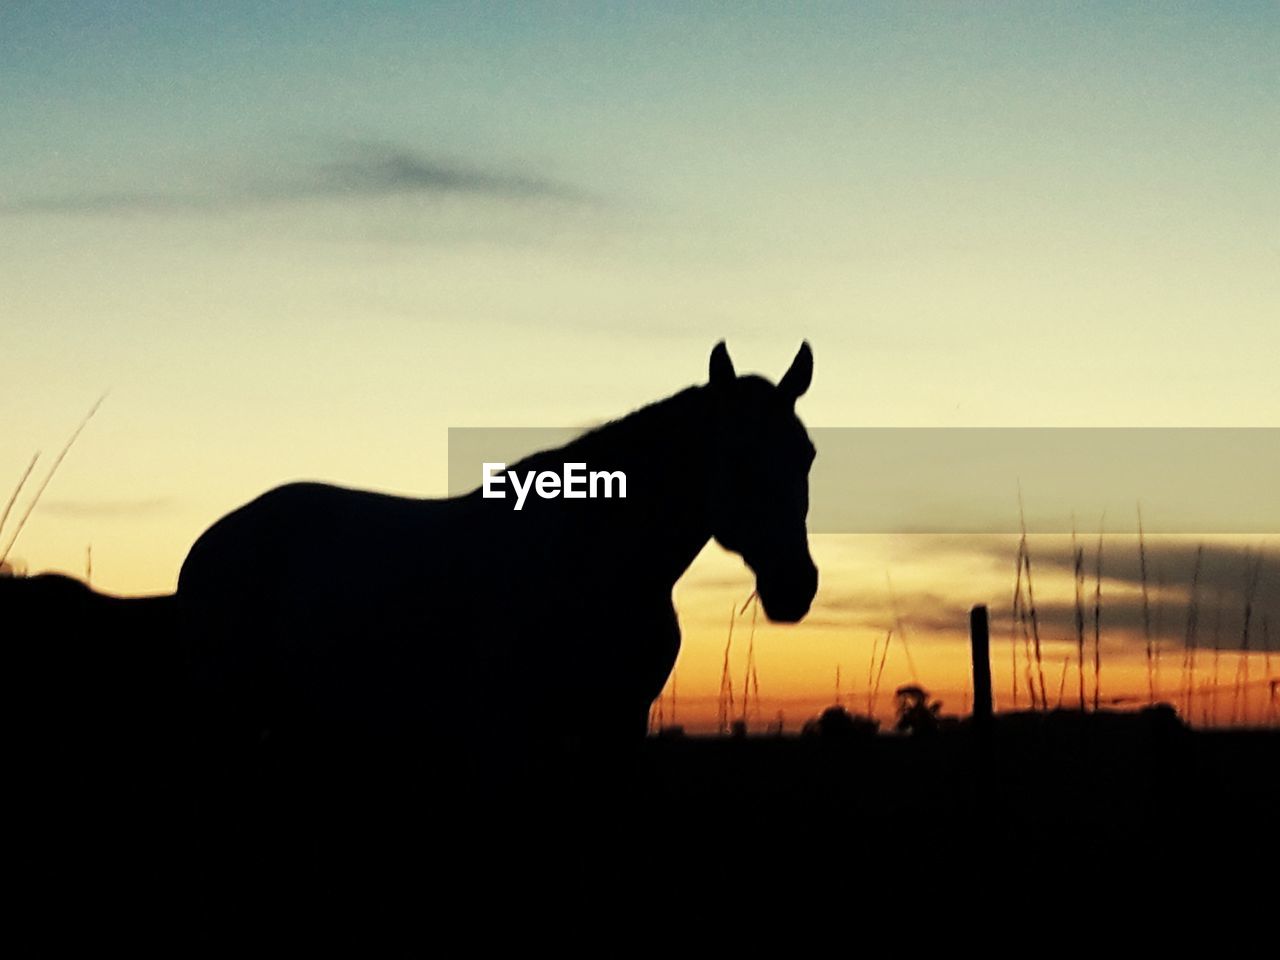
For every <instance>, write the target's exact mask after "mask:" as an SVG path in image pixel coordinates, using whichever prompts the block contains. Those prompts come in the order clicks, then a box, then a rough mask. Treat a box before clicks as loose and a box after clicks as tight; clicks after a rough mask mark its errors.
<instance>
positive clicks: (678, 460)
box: [517, 387, 711, 588]
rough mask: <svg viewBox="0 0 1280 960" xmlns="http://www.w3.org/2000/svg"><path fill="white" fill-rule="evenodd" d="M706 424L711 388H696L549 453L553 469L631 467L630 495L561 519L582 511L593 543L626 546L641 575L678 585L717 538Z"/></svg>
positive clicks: (594, 546) (604, 548)
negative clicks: (567, 466)
mask: <svg viewBox="0 0 1280 960" xmlns="http://www.w3.org/2000/svg"><path fill="white" fill-rule="evenodd" d="M705 423H706V395H705V392H704V390H703V389H702V388H699V387H690V388H689V389H688V390H685V391H682V392H681V393H678V394H676V395H675V396H673V397H668V398H667V399H666V400H661V401H659V402H657V403H655V404H651V405H650V406H648V407H644V408H642V409H640V410H637V411H636V412H634V413H632V414H630V415H629V416H627V417H624V418H622V419H621V420H616V421H614V422H612V423H609V424H606V425H605V426H603V427H601V428H599V429H598V430H594V431H592V432H591V433H588V434H586V435H584V436H582V437H580V438H578V439H577V440H575V441H573V442H572V443H570V444H568V445H566V446H565V447H562V448H560V449H559V450H555V451H550V452H549V453H548V454H547V455H545V456H547V457H548V461H547V462H548V464H555V466H553V467H551V469H558V467H559V464H560V463H563V462H566V461H568V462H575V461H576V462H583V463H586V465H587V470H589V471H594V470H621V471H622V472H623V473H625V474H626V477H627V499H626V500H619V501H611V502H608V503H607V504H606V503H605V502H603V501H599V500H597V501H594V502H593V503H592V504H590V505H588V507H587V509H586V510H585V511H583V512H581V513H578V511H577V510H576V509H575V508H576V505H566V506H565V507H564V508H562V510H561V511H560V516H561V518H562V519H564V518H566V517H568V516H572V515H574V514H577V515H579V516H582V517H583V521H584V522H583V525H582V527H581V528H580V529H579V531H578V535H579V538H580V539H581V541H582V542H583V543H584V545H585V546H586V548H587V549H591V550H593V551H596V552H597V554H598V555H601V556H614V557H617V556H619V555H620V551H621V552H623V553H624V554H625V557H626V563H627V565H628V566H629V567H630V568H631V569H632V572H633V575H634V576H636V577H637V578H638V579H640V580H642V581H648V582H650V583H655V584H661V585H663V586H665V587H668V588H669V587H671V586H674V584H675V582H676V580H678V579H679V578H680V576H681V574H683V573H684V571H685V570H686V569H688V567H689V565H690V564H691V563H692V562H693V560H694V558H695V557H696V556H697V555H698V553H699V551H701V550H702V548H703V547H704V546H706V544H707V541H708V540H710V539H711V523H710V519H709V516H708V509H707V490H708V485H707V479H706V478H707V468H708V463H709V459H708V453H707V445H706V429H705ZM517 469H519V467H517ZM602 521H603V522H602Z"/></svg>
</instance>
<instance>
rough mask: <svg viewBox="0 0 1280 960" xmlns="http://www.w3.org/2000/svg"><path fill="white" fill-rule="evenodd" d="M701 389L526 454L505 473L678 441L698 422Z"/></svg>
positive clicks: (687, 391)
mask: <svg viewBox="0 0 1280 960" xmlns="http://www.w3.org/2000/svg"><path fill="white" fill-rule="evenodd" d="M705 396H706V394H705V387H702V386H692V387H686V388H685V389H683V390H681V391H680V392H679V393H676V394H673V395H671V396H669V397H664V398H663V399H661V400H655V401H654V402H653V403H649V404H646V405H645V406H643V407H640V408H639V409H637V410H633V411H631V412H630V413H628V414H626V415H624V416H621V417H618V418H617V419H615V420H610V421H608V422H607V423H603V424H601V425H600V426H598V427H594V428H593V429H591V430H588V431H587V432H586V433H584V434H582V435H580V436H578V437H575V438H574V439H572V440H570V441H569V442H568V443H567V444H565V445H564V446H562V447H557V448H555V449H553V450H540V451H538V452H537V453H533V454H530V455H529V456H527V457H525V458H524V459H523V460H521V461H519V462H518V463H515V464H512V465H511V466H510V467H508V470H521V471H527V470H531V469H537V468H539V467H542V466H543V465H545V464H546V463H547V462H548V461H550V460H555V461H557V462H559V461H564V460H566V459H568V460H581V461H585V462H587V463H588V464H589V465H590V464H591V463H592V460H591V459H590V458H591V457H593V455H594V456H596V458H598V457H599V456H600V455H604V456H606V457H608V456H610V455H612V454H617V453H619V452H623V451H639V450H652V444H651V441H652V440H654V439H655V438H661V437H679V436H680V433H679V430H680V428H681V427H687V426H688V425H689V424H690V423H691V421H696V420H698V419H700V418H701V415H702V405H703V400H704V398H705Z"/></svg>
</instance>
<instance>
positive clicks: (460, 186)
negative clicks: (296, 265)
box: [0, 142, 598, 215]
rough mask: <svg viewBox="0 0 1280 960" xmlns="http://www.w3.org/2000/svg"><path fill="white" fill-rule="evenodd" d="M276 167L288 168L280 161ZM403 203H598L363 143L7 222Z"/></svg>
mask: <svg viewBox="0 0 1280 960" xmlns="http://www.w3.org/2000/svg"><path fill="white" fill-rule="evenodd" d="M263 159H264V160H268V159H269V158H263ZM269 165H270V166H271V167H273V168H276V167H279V166H281V165H280V164H279V163H278V162H276V161H274V160H271V161H270V163H269ZM395 196H400V197H421V198H447V197H453V198H470V199H476V200H496V201H504V202H531V201H543V202H552V203H558V204H566V205H595V204H596V203H597V202H598V201H597V200H596V199H595V198H594V197H593V196H592V195H590V194H589V193H588V192H587V191H585V190H582V189H580V188H578V187H575V186H573V185H571V184H567V183H564V182H561V181H559V180H556V179H553V178H551V177H546V176H542V175H540V174H536V173H528V172H523V171H515V170H510V169H506V170H504V169H498V168H490V167H485V166H483V165H480V164H476V163H472V162H470V161H465V160H460V159H450V158H445V157H440V156H433V155H429V154H425V153H421V152H419V151H416V150H413V149H411V148H408V147H404V146H400V145H396V144H389V143H373V142H359V143H347V144H343V145H340V146H339V147H338V148H336V149H334V148H330V149H329V151H328V154H327V155H326V156H324V157H322V158H321V159H320V160H319V161H318V162H313V163H311V164H309V165H306V164H303V165H299V166H297V167H296V168H294V169H286V171H285V172H284V173H283V174H281V175H278V176H274V177H243V176H242V177H230V178H225V177H224V178H220V179H214V180H211V181H210V182H208V184H207V185H206V186H204V187H200V188H186V189H171V190H166V189H161V188H157V189H155V190H128V191H102V192H93V191H75V192H70V193H64V194H55V195H45V196H37V197H25V198H16V199H12V200H8V201H4V200H0V215H3V214H9V215H14V214H30V213H60V214H88V215H96V214H108V213H149V214H163V213H200V212H216V211H219V210H229V209H240V208H246V207H255V206H263V205H269V204H282V203H296V202H301V201H306V200H343V199H377V198H381V197H395Z"/></svg>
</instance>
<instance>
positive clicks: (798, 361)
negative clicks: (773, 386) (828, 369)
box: [778, 340, 813, 403]
mask: <svg viewBox="0 0 1280 960" xmlns="http://www.w3.org/2000/svg"><path fill="white" fill-rule="evenodd" d="M812 381H813V351H812V350H811V349H809V341H808V340H806V341H804V343H802V344H800V352H799V353H797V354H796V358H795V359H794V360H792V361H791V369H789V370H788V371H787V372H786V373H784V374H783V375H782V379H781V380H779V381H778V391H779V392H780V393H781V394H782V395H783V396H784V397H786V398H788V399H789V400H791V401H792V402H793V403H794V402H795V401H796V400H797V399H799V398H800V397H803V396H804V393H805V391H806V390H808V389H809V384H810V383H811V382H812Z"/></svg>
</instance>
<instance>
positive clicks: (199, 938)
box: [0, 582, 1280, 952]
mask: <svg viewBox="0 0 1280 960" xmlns="http://www.w3.org/2000/svg"><path fill="white" fill-rule="evenodd" d="M46 587H47V590H48V591H49V592H50V594H51V595H54V596H62V597H63V598H64V599H68V598H72V597H73V595H74V594H75V591H76V589H77V588H74V587H71V586H68V584H66V583H57V582H53V583H49V584H47V585H46ZM40 589H46V588H40ZM0 599H2V598H0ZM47 599H48V598H47V597H46V598H45V600H47ZM81 599H83V596H81ZM119 603H121V601H111V600H106V599H103V600H95V601H93V604H92V605H91V607H90V608H89V612H88V613H85V612H84V610H85V608H84V607H82V606H80V605H78V604H77V603H71V602H68V603H66V604H65V605H62V606H59V607H57V608H56V609H58V610H61V611H63V612H62V614H60V615H58V616H55V617H53V618H50V617H49V616H48V615H47V613H45V614H42V615H41V617H40V618H39V619H38V620H36V619H33V618H32V616H31V615H30V614H31V611H32V610H34V609H35V607H34V606H28V607H26V608H24V607H23V606H22V605H21V604H17V603H11V604H10V605H9V606H8V608H7V609H8V613H9V615H8V616H6V617H5V618H4V619H5V622H6V623H7V624H9V625H13V626H16V627H17V629H15V630H14V632H13V633H12V634H9V636H11V637H13V638H15V640H16V641H20V642H17V643H14V644H11V645H10V649H11V650H14V651H21V652H20V653H15V655H13V656H12V657H11V659H10V670H9V671H7V674H6V701H7V703H8V704H9V705H10V708H11V710H13V711H14V712H13V714H12V717H11V725H10V726H11V730H14V731H16V733H17V734H18V736H17V738H16V744H17V754H16V764H17V767H18V775H17V776H16V777H14V778H13V779H12V780H11V781H10V782H11V795H14V796H16V797H17V798H18V800H19V802H18V803H17V804H16V805H14V806H13V807H12V808H11V809H12V810H13V811H14V812H11V813H10V815H9V823H10V830H11V833H10V840H11V847H12V849H13V850H14V851H15V856H14V857H13V858H12V859H11V863H12V864H13V865H14V866H15V867H16V875H17V876H18V877H19V878H20V879H21V884H20V890H21V894H20V896H21V901H20V910H19V911H18V915H19V916H23V917H26V918H27V920H28V921H29V922H30V923H31V926H32V929H33V930H34V931H35V932H36V935H37V936H38V937H39V939H40V940H41V941H42V942H43V943H44V944H45V945H46V947H48V948H49V949H50V951H54V950H56V949H58V948H61V947H66V946H68V945H87V944H93V945H102V944H108V943H117V942H127V943H131V944H150V945H152V946H160V947H172V946H181V947H183V948H184V950H183V952H189V951H190V949H193V948H200V949H209V950H213V951H218V952H222V951H227V950H234V949H237V948H238V947H239V946H242V945H243V944H244V943H245V938H246V937H249V936H253V937H254V938H255V941H254V942H256V943H259V944H262V945H267V944H272V943H274V944H276V945H283V946H295V947H296V946H298V945H301V944H304V943H315V942H319V943H324V944H327V945H330V946H332V945H335V944H347V945H354V946H358V947H369V946H371V945H378V944H383V945H385V944H388V943H392V942H396V943H399V942H402V938H403V937H411V938H412V937H415V936H417V937H421V936H423V935H424V934H423V927H424V925H430V924H434V923H439V922H448V920H449V918H450V915H451V913H452V912H453V911H454V910H459V909H465V910H470V911H475V910H479V911H480V912H481V914H484V913H485V911H488V912H489V915H492V916H499V915H505V913H504V912H503V911H505V910H506V908H507V906H508V905H510V904H511V903H518V904H521V905H524V906H527V907H537V908H538V909H544V910H545V909H555V910H565V909H573V910H579V909H584V908H583V907H582V905H583V904H585V903H588V902H590V901H591V899H592V898H595V897H602V896H604V897H622V898H623V900H624V901H626V902H632V898H645V897H650V898H652V897H657V898H659V899H660V898H662V897H678V898H686V897H690V898H696V897H698V896H707V897H725V896H727V897H728V898H730V899H735V898H736V899H743V898H747V899H749V898H751V897H755V896H759V895H765V893H766V892H767V891H769V890H776V889H779V888H788V889H791V890H800V891H807V890H813V889H821V890H824V891H827V892H831V891H839V892H840V895H841V896H849V897H861V896H868V895H872V894H873V893H876V892H878V893H889V894H890V895H892V896H895V897H896V896H909V897H925V898H928V897H933V896H944V895H945V897H946V898H947V899H951V900H954V899H955V898H957V897H966V896H970V897H977V898H986V897H988V896H991V897H996V896H1001V897H1003V896H1009V895H1019V896H1022V895H1034V896H1035V897H1037V898H1044V899H1045V901H1046V902H1052V901H1053V898H1054V897H1055V896H1057V895H1058V893H1060V892H1061V891H1064V890H1065V891H1070V892H1071V893H1070V895H1072V896H1081V895H1084V893H1088V895H1089V896H1093V897H1098V896H1101V895H1103V894H1101V893H1100V891H1114V890H1123V889H1125V888H1126V886H1127V885H1129V884H1131V883H1133V882H1135V878H1142V879H1141V882H1140V887H1141V889H1142V891H1143V892H1144V895H1150V894H1152V893H1153V892H1157V893H1167V894H1168V895H1169V896H1170V897H1174V898H1176V897H1175V895H1176V893H1177V891H1178V890H1180V889H1186V887H1187V885H1192V886H1194V887H1195V888H1197V889H1201V890H1202V889H1204V888H1218V887H1223V888H1235V887H1243V888H1253V887H1254V886H1256V883H1255V881H1253V880H1248V879H1245V880H1242V879H1241V878H1250V877H1258V876H1264V877H1265V876H1266V875H1267V870H1268V869H1270V870H1272V871H1274V857H1275V853H1274V850H1273V849H1271V848H1270V847H1269V846H1268V842H1274V839H1275V836H1276V825H1277V822H1278V817H1277V814H1278V813H1280V775H1278V772H1277V771H1278V766H1277V760H1278V758H1280V751H1278V750H1277V747H1278V746H1280V738H1278V737H1277V735H1276V734H1275V733H1268V732H1261V731H1259V732H1245V731H1239V732H1203V733H1202V732H1191V731H1189V730H1187V729H1186V728H1184V727H1183V726H1182V725H1181V724H1180V723H1179V722H1178V721H1177V719H1176V717H1174V716H1173V715H1172V713H1171V712H1170V711H1165V710H1155V711H1149V712H1147V713H1144V714H1128V715H1122V714H1098V715H1089V716H1081V715H1079V714H1074V713H1066V712H1064V713H1057V714H1044V715H1031V714H1024V715H1015V716H1003V717H1001V716H998V717H997V718H996V722H995V724H994V726H993V728H992V730H991V731H990V735H989V736H987V737H985V738H982V737H979V736H978V735H977V733H976V731H975V730H974V729H973V728H972V727H970V726H967V725H961V726H959V727H955V728H951V729H944V730H942V731H939V732H936V733H934V734H932V735H926V736H917V737H891V736H881V737H846V738H840V737H787V738H743V739H728V738H724V739H720V738H682V737H671V738H667V737H663V738H651V739H649V740H647V741H645V742H644V743H642V744H638V745H632V746H630V747H618V748H616V749H609V750H602V749H601V748H599V747H594V748H588V747H585V746H583V745H582V743H581V742H580V740H581V738H579V737H578V736H576V735H575V734H574V733H573V732H570V733H569V734H568V735H565V736H557V737H554V738H552V737H547V738H545V742H544V743H542V744H541V745H540V747H541V749H540V752H539V753H538V756H537V758H536V759H533V760H530V761H528V762H526V763H523V764H518V765H513V764H512V763H511V762H510V760H509V758H507V757H506V756H505V754H504V751H502V750H497V751H495V756H494V757H492V758H481V759H482V760H491V761H492V762H490V763H481V764H480V765H479V768H478V770H477V769H476V767H475V765H474V764H472V765H471V767H470V768H469V769H471V773H468V774H463V773H461V772H460V768H459V767H458V766H457V765H456V764H455V762H454V759H456V758H452V755H449V758H446V754H444V753H439V754H438V753H434V752H433V751H432V750H431V749H424V747H423V746H422V745H421V744H398V745H397V744H381V745H379V746H378V747H376V748H375V747H373V746H371V745H369V744H334V743H314V742H303V741H301V740H293V741H290V742H285V741H284V740H283V739H282V738H280V737H268V738H266V739H264V740H262V741H261V742H260V743H258V744H257V745H256V746H255V747H253V748H252V749H248V750H244V749H241V750H239V751H231V750H228V749H227V748H226V747H225V745H218V744H212V743H211V742H210V741H209V739H208V738H207V737H206V736H202V735H200V734H198V733H197V732H196V731H197V724H196V723H195V722H194V719H193V715H192V710H191V704H190V698H189V697H188V696H187V694H186V692H185V689H184V686H183V682H182V661H181V657H179V656H177V655H176V653H175V650H174V647H173V645H172V644H171V643H169V642H166V641H165V640H164V639H163V636H162V635H158V634H156V633H155V632H154V631H153V630H152V629H151V628H152V627H154V626H155V624H156V623H157V622H164V621H165V620H166V619H167V618H168V616H169V613H170V610H169V608H168V606H167V603H168V601H167V600H165V599H159V600H155V601H147V602H142V603H139V602H129V603H128V605H126V606H124V607H119V608H115V607H112V606H111V605H112V604H119ZM24 609H25V610H26V613H24ZM44 609H45V610H46V611H47V610H48V609H50V608H48V607H47V606H45V607H44ZM77 610H79V611H81V612H76V611H77ZM104 610H107V611H110V613H111V616H109V617H108V618H107V619H106V620H103V619H102V618H101V614H102V613H103V611H104ZM104 623H111V624H114V625H115V626H114V627H112V628H110V629H107V628H104V627H103V624H104ZM148 637H150V638H151V639H149V640H148V639H146V638H148ZM587 724H589V722H588V721H585V720H584V725H587ZM588 729H589V726H588ZM470 759H471V760H474V759H475V758H470ZM1268 838H1269V839H1268ZM1268 864H1270V867H1269V868H1268V866H1267V865H1268ZM1259 870H1261V871H1262V873H1261V874H1259V872H1258V871H1259ZM1271 876H1272V880H1271V881H1270V882H1271V883H1274V873H1272V874H1271ZM975 878H983V879H981V880H978V879H975ZM1264 883H1265V881H1264ZM1082 892H1084V893H1082ZM567 904H572V905H576V906H572V907H570V906H566V905H567Z"/></svg>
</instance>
